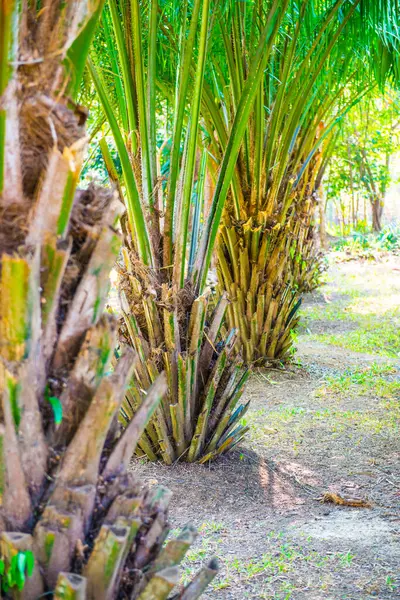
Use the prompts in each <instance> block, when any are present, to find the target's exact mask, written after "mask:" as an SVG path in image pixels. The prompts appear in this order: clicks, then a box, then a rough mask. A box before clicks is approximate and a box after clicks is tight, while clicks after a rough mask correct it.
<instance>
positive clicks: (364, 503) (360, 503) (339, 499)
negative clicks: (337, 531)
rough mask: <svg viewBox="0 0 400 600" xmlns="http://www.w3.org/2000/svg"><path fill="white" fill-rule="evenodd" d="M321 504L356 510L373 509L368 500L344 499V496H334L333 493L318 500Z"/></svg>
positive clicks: (328, 493)
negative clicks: (349, 507)
mask: <svg viewBox="0 0 400 600" xmlns="http://www.w3.org/2000/svg"><path fill="white" fill-rule="evenodd" d="M318 500H320V502H323V503H329V502H330V503H332V504H336V505H337V506H353V507H355V508H372V504H371V503H370V502H368V500H363V499H361V498H343V496H339V494H333V493H332V492H327V493H326V494H324V495H323V496H322V498H318Z"/></svg>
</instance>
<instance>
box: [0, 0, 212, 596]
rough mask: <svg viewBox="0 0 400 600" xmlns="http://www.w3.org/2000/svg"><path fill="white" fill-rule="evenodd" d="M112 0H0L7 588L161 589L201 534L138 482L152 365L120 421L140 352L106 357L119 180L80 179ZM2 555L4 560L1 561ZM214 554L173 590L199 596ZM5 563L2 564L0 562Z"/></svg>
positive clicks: (156, 395)
mask: <svg viewBox="0 0 400 600" xmlns="http://www.w3.org/2000/svg"><path fill="white" fill-rule="evenodd" d="M101 10H102V2H100V1H99V2H91V3H88V2H86V1H81V0H79V1H78V0H76V1H73V2H68V3H66V2H64V1H63V0H59V1H55V0H51V1H45V2H42V3H34V2H31V3H26V2H24V3H22V2H19V1H18V0H13V1H7V2H2V3H1V5H0V36H1V40H2V47H1V53H0V73H1V80H0V85H1V88H0V103H1V104H0V105H1V112H0V118H1V127H0V135H1V137H0V173H1V179H0V213H1V221H0V250H1V251H0V257H1V258H0V279H1V282H0V283H1V299H0V340H1V345H0V395H1V399H2V409H1V412H0V418H1V421H0V441H1V444H0V452H1V479H0V492H1V504H0V548H1V551H0V554H1V561H0V565H1V567H2V570H1V576H3V577H2V581H1V586H2V591H3V592H4V594H5V597H6V598H26V599H33V598H38V597H41V596H42V595H43V594H44V595H47V594H49V593H53V597H54V598H57V599H62V598H64V599H66V598H69V599H72V598H76V599H78V598H79V599H84V598H88V599H93V600H94V599H96V600H100V599H110V600H111V599H113V598H117V597H118V598H120V597H129V598H140V599H141V600H146V599H149V598H157V599H160V600H162V599H165V598H167V596H169V594H170V592H171V591H172V590H173V588H174V587H175V585H176V584H177V583H178V580H179V573H178V570H177V565H178V564H179V563H180V561H181V560H182V558H183V556H184V554H185V552H186V551H187V549H188V547H189V546H190V544H191V543H192V541H193V539H194V537H195V531H194V530H193V529H192V528H191V527H187V528H186V529H185V530H184V531H183V532H182V534H181V535H180V536H179V537H178V538H177V539H176V540H172V541H170V542H168V543H167V544H166V545H165V546H164V547H163V544H164V541H165V538H166V536H167V533H168V517H167V507H168V502H169V499H170V493H169V492H168V490H166V489H164V488H153V489H151V490H143V489H142V487H141V485H140V482H139V481H138V480H137V479H136V477H135V476H134V474H133V473H131V472H129V471H128V466H129V462H130V459H131V455H132V452H133V451H134V449H135V447H136V444H137V441H138V439H139V437H140V435H141V433H142V431H143V429H144V428H145V426H146V425H147V423H148V421H149V419H150V418H151V415H152V414H153V413H154V411H155V410H157V407H158V406H159V402H160V400H161V398H162V397H163V395H164V394H165V392H166V389H167V386H166V381H165V375H164V374H160V375H159V376H157V377H156V378H155V381H154V383H153V385H152V386H151V387H150V389H149V390H148V393H147V396H146V399H145V401H144V402H143V404H142V405H141V407H140V408H139V409H138V411H137V412H136V415H135V418H134V419H133V420H132V421H131V422H130V424H129V427H128V428H127V430H126V431H125V433H124V434H123V435H120V431H119V427H118V419H117V415H118V410H119V407H120V404H121V401H122V400H123V398H124V394H125V390H126V385H127V383H128V382H129V381H130V379H131V375H132V372H133V370H134V369H136V368H138V364H140V361H138V358H137V356H136V355H135V353H134V352H133V351H132V350H130V349H126V350H124V353H123V355H122V356H121V357H120V360H119V362H118V364H117V365H116V368H115V369H114V371H113V372H111V370H110V367H111V361H112V358H113V355H114V352H115V349H116V346H117V323H116V321H115V319H114V318H113V317H111V316H110V315H109V314H105V313H104V312H103V309H104V305H105V301H106V298H107V293H108V288H109V271H110V269H111V267H112V265H113V263H114V260H115V258H116V256H117V254H118V250H119V246H120V239H119V235H118V234H117V232H116V229H115V225H116V221H117V219H118V217H119V213H120V208H119V204H118V202H117V203H116V202H115V198H114V194H113V193H111V192H110V191H109V190H104V189H101V188H97V187H94V186H91V187H89V188H88V189H87V190H77V189H76V186H77V182H78V179H79V173H80V167H81V164H82V157H83V152H84V148H85V129H84V122H85V118H86V113H85V111H84V109H83V108H81V107H80V106H78V105H76V104H75V103H74V102H73V100H72V99H71V98H73V97H74V96H75V94H76V91H77V89H78V87H79V84H80V78H81V74H82V72H83V68H84V65H85V62H86V54H87V51H88V47H89V43H90V40H91V36H92V33H93V31H94V28H95V25H96V22H97V20H98V18H99V16H100V13H101ZM4 566H5V574H4V573H3V570H4ZM215 573H216V563H215V561H212V562H211V563H210V564H209V565H208V566H207V567H205V568H204V569H203V570H202V571H201V572H200V573H199V575H198V576H197V577H196V578H195V579H194V580H193V582H191V583H190V584H189V585H188V586H187V588H186V589H185V590H184V591H181V592H180V593H179V598H186V599H187V600H188V599H191V598H198V597H199V596H200V595H201V592H202V590H203V589H204V587H205V586H206V585H207V583H208V582H209V581H210V580H211V579H212V578H213V577H214V576H215ZM1 576H0V577H1Z"/></svg>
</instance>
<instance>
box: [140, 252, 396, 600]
mask: <svg viewBox="0 0 400 600" xmlns="http://www.w3.org/2000/svg"><path fill="white" fill-rule="evenodd" d="M393 260H394V261H395V260H396V259H393ZM395 266H396V263H395V262H390V261H389V262H387V263H383V264H377V265H367V264H364V265H363V264H360V263H347V264H344V265H339V266H337V265H334V266H332V267H331V269H330V272H329V277H330V280H331V282H330V283H329V285H328V286H327V287H326V288H325V289H323V291H322V293H321V292H319V293H317V294H314V295H313V296H311V297H310V298H308V299H306V301H305V305H304V314H305V324H304V325H303V330H302V331H303V332H302V334H301V335H300V336H299V339H298V342H297V347H298V353H297V355H296V360H297V363H298V364H296V365H292V366H290V367H289V368H286V370H284V371H277V370H269V371H266V370H264V371H257V372H256V373H255V374H254V376H253V377H252V380H251V381H250V384H249V386H248V389H247V392H246V394H247V397H248V398H251V401H252V403H251V409H250V411H249V413H248V415H249V416H248V423H249V424H250V426H251V432H250V436H249V438H248V439H247V440H246V442H245V443H244V444H243V445H242V447H241V448H240V449H239V450H238V451H237V452H235V453H232V454H231V455H229V456H228V457H226V458H224V459H223V460H221V461H220V462H218V463H217V464H214V465H211V466H210V467H204V466H199V465H191V466H188V465H177V466H174V467H173V468H167V467H164V466H162V465H154V464H148V463H147V464H145V463H143V461H136V463H135V470H137V471H138V472H139V473H140V475H141V476H142V477H143V478H144V479H146V481H147V482H148V483H150V484H151V485H153V484H156V483H158V484H163V485H166V486H168V487H169V488H170V489H171V490H172V491H173V492H174V494H175V500H176V501H175V502H173V503H172V507H171V522H172V527H173V528H179V527H181V526H182V525H184V524H185V523H187V522H188V521H190V522H193V523H194V524H195V525H196V526H198V527H199V528H200V535H199V538H198V541H197V543H196V547H195V548H194V549H193V550H192V551H191V552H190V554H189V556H188V559H187V561H186V573H185V576H189V575H190V573H193V571H195V570H197V568H198V567H199V566H200V564H201V563H202V562H203V561H204V560H206V559H207V558H208V557H209V556H211V555H213V554H215V555H217V556H218V557H219V558H220V561H221V572H220V575H219V576H218V579H217V581H216V582H215V584H214V586H213V588H210V590H209V592H208V593H207V594H206V595H205V596H204V597H205V598H215V599H217V600H219V599H221V600H222V599H224V600H244V599H246V598H259V599H276V600H278V599H279V600H289V599H291V600H322V599H323V600H339V599H340V600H341V599H351V600H361V599H364V598H365V599H366V598H378V599H380V600H386V599H387V600H389V599H392V598H393V599H394V598H399V597H400V460H399V459H400V436H399V429H400V427H399V422H398V420H397V416H398V414H399V412H396V413H395V414H394V416H393V412H392V411H393V406H396V402H397V403H398V405H400V397H398V395H397V394H398V390H399V387H397V388H396V386H395V385H394V384H395V383H396V381H399V371H396V368H397V364H398V362H399V361H398V359H396V357H395V356H382V355H381V354H379V348H377V349H376V353H369V354H365V353H360V352H355V351H352V350H348V349H346V348H345V347H342V346H340V345H334V344H327V343H322V342H321V341H319V340H318V335H319V334H320V333H326V332H329V333H335V334H343V333H346V332H348V331H352V330H354V328H357V327H358V326H359V325H358V324H357V322H355V321H354V319H353V320H351V319H350V318H349V319H347V318H346V310H349V311H351V310H352V309H351V306H350V305H351V303H353V307H354V306H355V304H354V303H355V302H356V304H357V306H359V305H360V302H359V300H360V298H361V299H364V300H365V302H363V303H362V305H363V306H365V305H366V306H369V307H370V308H369V309H370V310H371V313H373V312H374V311H376V310H377V309H376V306H382V303H383V304H384V305H385V306H386V309H385V310H386V311H387V310H396V307H395V306H394V302H395V301H392V302H391V303H389V306H387V303H386V304H385V302H386V299H387V297H388V293H389V292H388V289H389V288H390V293H391V298H396V297H397V298H398V297H399V294H400V272H398V271H396V269H395V268H394V267H395ZM397 266H398V263H397ZM382 282H385V285H383V284H382ZM339 286H340V287H339ZM344 288H345V291H346V293H343V292H342V290H343V289H344ZM353 292H354V293H353ZM389 295H390V294H389ZM371 298H373V299H374V303H372V304H371V303H370V302H369V301H370V300H371ZM328 304H329V305H330V306H329V310H330V318H329V320H328V319H327V320H326V321H324V318H323V317H322V318H321V314H319V315H317V317H318V318H312V315H313V313H315V310H320V312H321V311H322V314H323V313H324V311H325V306H326V305H328ZM336 305H337V308H338V318H335V313H334V309H335V306H336ZM374 306H375V308H374ZM348 307H350V308H348ZM307 310H309V315H311V317H310V316H308V317H307ZM340 311H342V312H340ZM343 311H344V313H345V314H344V318H343ZM385 314H386V313H385ZM375 316H376V315H375ZM314 317H315V314H314ZM399 336H400V333H399ZM399 345H400V342H399ZM376 365H378V368H379V366H380V365H386V367H387V368H388V370H390V369H391V370H390V374H389V375H387V376H386V375H384V376H383V377H384V379H385V377H386V379H387V380H388V382H389V383H391V385H392V388H391V394H392V395H388V394H386V395H385V393H384V394H383V396H382V394H378V392H377V391H376V389H377V388H376V387H374V386H375V381H374V377H372V378H370V379H369V380H368V381H369V384H368V385H369V387H368V386H367V387H366V386H361V385H360V386H357V385H356V384H355V385H353V384H351V385H350V386H347V387H346V386H344V389H343V390H342V391H340V390H339V392H338V391H337V389H336V388H334V389H333V392H332V390H330V387H329V386H330V384H329V382H330V381H331V380H330V379H329V378H332V377H333V378H334V381H339V382H340V381H342V380H341V376H342V374H343V373H344V374H346V373H349V372H350V373H356V374H357V373H359V372H363V371H368V370H369V369H371V368H376ZM391 366H392V367H393V368H391ZM368 372H369V371H368ZM335 378H336V379H335ZM386 379H385V381H386ZM331 383H332V382H331ZM335 390H336V391H335ZM393 390H394V391H393ZM396 390H397V391H396ZM388 402H389V404H388ZM393 403H395V404H393ZM326 492H334V493H337V494H340V495H342V496H343V497H346V498H354V497H356V498H362V499H365V500H368V501H369V502H370V504H371V507H370V508H353V507H341V506H336V505H334V504H327V503H322V502H321V501H320V499H321V497H322V496H323V495H324V494H325V493H326Z"/></svg>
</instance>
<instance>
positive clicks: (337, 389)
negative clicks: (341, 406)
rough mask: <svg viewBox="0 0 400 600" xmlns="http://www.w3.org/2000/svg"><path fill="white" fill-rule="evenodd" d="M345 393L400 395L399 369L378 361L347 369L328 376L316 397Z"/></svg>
mask: <svg viewBox="0 0 400 600" xmlns="http://www.w3.org/2000/svg"><path fill="white" fill-rule="evenodd" d="M344 394H347V395H348V396H360V395H363V396H364V395H372V396H374V397H375V398H388V399H392V398H395V397H396V396H400V378H399V375H398V372H397V369H396V368H395V367H394V366H393V365H391V364H386V365H385V364H383V365H380V364H377V363H372V364H371V365H369V366H367V367H364V368H354V369H346V370H345V371H343V373H341V374H337V375H330V376H328V377H326V379H325V381H324V384H323V385H322V386H321V387H320V388H318V389H317V390H316V391H315V396H316V397H324V396H332V395H339V396H341V395H344Z"/></svg>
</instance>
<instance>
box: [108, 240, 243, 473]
mask: <svg viewBox="0 0 400 600" xmlns="http://www.w3.org/2000/svg"><path fill="white" fill-rule="evenodd" d="M123 256H124V261H123V263H122V264H120V265H119V270H120V277H121V307H122V313H123V338H124V340H125V342H127V343H128V344H129V345H131V346H132V347H133V348H134V349H135V350H136V352H137V353H138V356H139V360H140V363H139V364H138V365H137V367H136V368H135V370H134V376H133V379H132V385H131V386H130V388H129V390H128V393H127V395H126V398H125V400H124V402H123V405H122V411H121V415H120V418H121V421H122V422H123V424H124V426H125V427H127V428H129V427H130V425H129V422H130V419H131V418H132V417H133V415H134V414H135V413H136V410H137V407H138V406H140V404H141V402H142V397H143V392H142V390H146V389H147V388H148V387H149V386H150V385H151V384H152V382H153V381H154V380H155V379H156V378H157V377H158V376H159V373H160V371H163V370H165V372H166V376H167V383H168V391H167V394H166V395H165V396H164V398H163V400H162V402H161V404H160V406H159V407H158V408H157V410H156V411H155V413H154V415H153V417H152V419H151V420H150V421H149V423H148V425H147V427H146V430H145V433H144V434H143V436H142V437H141V439H140V440H139V443H138V447H137V454H139V455H146V456H147V457H148V458H149V459H150V460H160V459H161V460H163V461H164V462H165V463H166V464H172V463H173V462H175V461H177V460H184V461H187V462H195V461H199V462H207V461H209V460H212V459H214V458H215V457H217V456H219V455H221V454H223V453H225V452H227V451H228V450H230V449H232V448H233V447H234V446H236V445H237V444H238V443H239V442H240V441H241V439H242V438H243V436H244V435H245V433H246V432H247V430H248V428H247V427H246V426H245V425H243V424H241V420H242V418H243V416H244V414H245V412H246V410H247V408H248V404H245V405H244V404H242V403H241V402H240V399H241V396H242V393H243V391H244V387H245V383H246V381H247V379H248V376H249V370H248V369H247V368H245V367H244V366H243V361H242V360H241V359H240V357H236V358H233V357H232V351H233V348H234V345H235V342H236V332H235V331H234V330H232V331H231V332H230V334H229V335H228V336H226V338H225V339H222V338H221V337H220V335H219V334H220V329H221V325H222V323H223V319H224V316H225V313H226V310H227V306H228V300H227V298H226V296H225V295H223V296H222V297H221V298H220V301H219V303H218V305H217V306H216V307H215V308H214V310H213V311H212V312H211V309H210V300H211V294H210V290H209V289H206V290H205V292H204V293H202V294H201V295H200V296H197V297H196V295H195V293H194V290H192V289H191V287H190V286H189V285H186V286H185V287H184V288H183V289H182V290H179V291H178V292H177V291H176V290H175V289H174V287H173V286H171V285H169V284H168V283H165V282H164V283H163V282H162V281H160V279H157V278H155V277H154V274H152V272H151V271H150V270H147V269H146V268H145V267H143V265H140V264H139V263H138V262H137V261H135V259H134V252H133V251H132V250H129V249H128V248H124V251H123Z"/></svg>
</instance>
